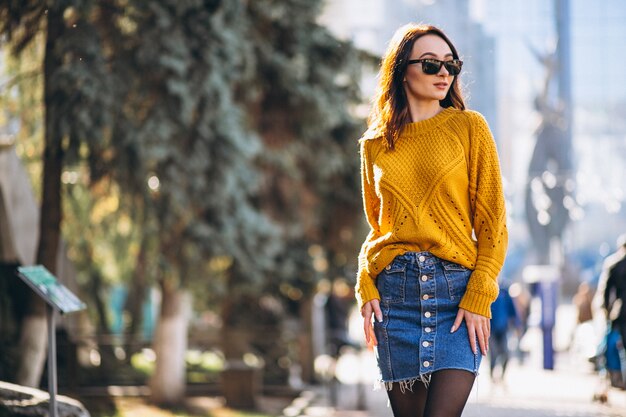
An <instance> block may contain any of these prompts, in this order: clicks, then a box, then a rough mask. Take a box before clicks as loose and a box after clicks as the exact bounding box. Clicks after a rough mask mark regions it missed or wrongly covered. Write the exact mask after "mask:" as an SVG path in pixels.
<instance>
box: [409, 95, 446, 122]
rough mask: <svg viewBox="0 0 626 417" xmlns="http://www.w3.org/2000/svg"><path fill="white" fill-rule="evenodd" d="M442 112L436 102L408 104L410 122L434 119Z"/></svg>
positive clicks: (441, 108)
mask: <svg viewBox="0 0 626 417" xmlns="http://www.w3.org/2000/svg"><path fill="white" fill-rule="evenodd" d="M441 110H443V107H441V105H440V104H439V101H437V100H428V101H416V100H415V101H413V102H410V103H409V114H410V115H411V122H421V121H422V120H426V119H430V118H431V117H435V116H436V115H438V114H439V112H441Z"/></svg>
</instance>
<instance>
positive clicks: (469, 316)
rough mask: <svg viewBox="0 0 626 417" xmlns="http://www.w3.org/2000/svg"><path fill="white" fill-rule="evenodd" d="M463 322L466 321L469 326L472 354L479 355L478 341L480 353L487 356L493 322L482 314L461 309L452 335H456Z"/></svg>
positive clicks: (451, 330)
mask: <svg viewBox="0 0 626 417" xmlns="http://www.w3.org/2000/svg"><path fill="white" fill-rule="evenodd" d="M463 320H465V324H466V325H467V333H468V336H469V342H470V347H471V348H472V352H474V354H476V353H477V350H476V340H478V344H479V345H480V351H481V352H482V354H483V355H487V352H488V351H489V335H490V334H491V320H489V318H487V317H485V316H481V315H480V314H476V313H472V312H470V311H467V310H464V309H462V308H459V312H458V313H457V314H456V320H454V324H453V325H452V329H450V333H454V332H455V331H456V330H457V329H458V328H459V327H460V326H461V323H462V322H463Z"/></svg>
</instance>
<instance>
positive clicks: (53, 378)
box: [47, 304, 58, 417]
mask: <svg viewBox="0 0 626 417" xmlns="http://www.w3.org/2000/svg"><path fill="white" fill-rule="evenodd" d="M47 310H48V311H47V313H48V317H47V318H48V320H47V321H48V392H49V393H50V417H58V413H57V398H56V395H57V342H56V330H55V326H54V315H55V313H56V310H55V309H54V308H53V307H52V306H50V305H49V304H48V305H47Z"/></svg>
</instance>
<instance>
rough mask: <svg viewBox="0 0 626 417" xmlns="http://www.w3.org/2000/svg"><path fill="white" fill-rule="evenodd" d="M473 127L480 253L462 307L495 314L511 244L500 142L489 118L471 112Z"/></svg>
mask: <svg viewBox="0 0 626 417" xmlns="http://www.w3.org/2000/svg"><path fill="white" fill-rule="evenodd" d="M468 113H469V114H470V117H471V120H470V121H471V123H470V125H471V128H470V135H471V137H470V142H471V144H470V160H469V177H470V178H469V179H470V187H469V188H470V189H469V193H470V204H471V207H472V210H473V219H472V222H473V228H474V234H475V235H476V240H477V246H478V248H477V249H478V255H477V259H476V265H475V267H474V271H473V272H472V275H471V276H470V279H469V282H468V285H467V290H466V292H465V295H464V296H463V298H462V299H461V303H460V305H459V307H461V308H463V309H465V310H468V311H471V312H473V313H477V314H480V315H483V316H486V317H491V311H490V306H491V303H492V302H493V301H494V300H495V299H496V298H497V296H498V282H497V279H498V274H499V273H500V270H501V269H502V265H503V263H504V258H505V255H506V249H507V244H508V232H507V228H506V209H505V200H504V192H503V189H502V177H501V174H500V162H499V160H498V153H497V150H496V144H495V141H494V139H493V136H492V134H491V131H490V130H489V126H488V125H487V122H486V121H485V119H484V118H483V117H482V115H480V114H479V113H476V112H468Z"/></svg>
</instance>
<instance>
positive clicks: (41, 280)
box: [17, 265, 87, 417]
mask: <svg viewBox="0 0 626 417" xmlns="http://www.w3.org/2000/svg"><path fill="white" fill-rule="evenodd" d="M17 275H18V276H19V277H20V278H21V279H22V281H24V282H25V283H26V284H27V285H28V286H29V287H30V288H32V290H33V291H35V293H36V294H37V295H39V296H40V297H41V298H43V300H44V301H45V302H46V304H47V308H46V310H47V314H46V316H47V317H46V318H47V320H46V321H47V329H48V391H49V392H50V412H49V415H50V417H58V416H59V414H58V410H57V403H56V395H57V342H56V326H55V324H54V316H55V313H56V312H57V311H60V312H61V313H71V312H73V311H79V310H83V309H85V308H86V307H87V306H86V305H85V303H83V302H82V301H80V299H79V298H78V297H76V295H74V293H73V292H71V291H70V290H69V289H67V288H66V287H65V286H63V285H62V284H61V283H60V282H59V281H57V279H56V278H55V276H54V275H52V274H51V273H50V271H48V270H47V269H46V268H45V267H44V266H43V265H35V266H18V267H17Z"/></svg>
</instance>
